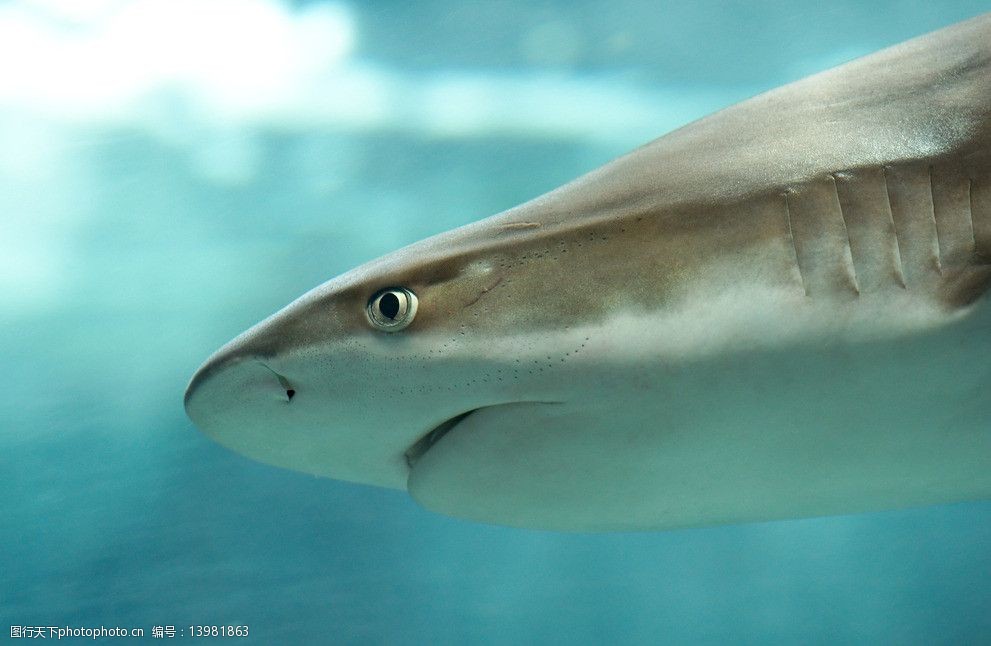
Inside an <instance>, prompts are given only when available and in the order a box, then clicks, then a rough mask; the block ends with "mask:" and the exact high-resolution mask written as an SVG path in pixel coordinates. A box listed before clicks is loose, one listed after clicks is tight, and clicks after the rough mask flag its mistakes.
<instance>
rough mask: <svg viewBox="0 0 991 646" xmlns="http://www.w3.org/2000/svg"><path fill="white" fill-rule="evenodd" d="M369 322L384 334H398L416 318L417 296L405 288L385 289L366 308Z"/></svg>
mask: <svg viewBox="0 0 991 646" xmlns="http://www.w3.org/2000/svg"><path fill="white" fill-rule="evenodd" d="M365 310H366V312H367V313H368V320H369V321H371V323H372V325H373V326H375V327H376V328H378V329H379V330H382V331H383V332H398V331H399V330H402V329H403V328H405V327H406V326H407V325H409V324H410V323H412V322H413V317H414V316H416V294H414V293H413V292H411V291H409V290H408V289H405V288H403V287H391V288H389V289H383V290H382V291H381V292H379V293H377V294H375V296H372V299H371V300H370V301H368V307H366V308H365Z"/></svg>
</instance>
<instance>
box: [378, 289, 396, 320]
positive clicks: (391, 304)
mask: <svg viewBox="0 0 991 646" xmlns="http://www.w3.org/2000/svg"><path fill="white" fill-rule="evenodd" d="M379 312H381V313H382V316H384V317H386V318H390V319H394V318H396V315H397V314H399V297H398V296H396V295H395V294H394V293H392V292H389V293H388V294H384V295H383V296H382V298H380V299H379Z"/></svg>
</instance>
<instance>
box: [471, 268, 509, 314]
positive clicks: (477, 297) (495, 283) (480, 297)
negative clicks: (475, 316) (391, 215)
mask: <svg viewBox="0 0 991 646" xmlns="http://www.w3.org/2000/svg"><path fill="white" fill-rule="evenodd" d="M501 282H502V276H499V278H497V279H496V281H495V282H494V283H492V284H491V285H489V286H488V287H485V288H483V289H482V291H481V292H480V293H479V294H478V296H476V297H475V298H473V299H472V300H471V302H470V303H465V307H464V308H465V309H468V308H469V307H471V306H472V305H474V304H475V303H477V302H478V301H480V300H482V297H483V296H485V295H486V294H488V293H489V292H490V291H492V290H493V289H495V288H496V287H498V286H499V283H501Z"/></svg>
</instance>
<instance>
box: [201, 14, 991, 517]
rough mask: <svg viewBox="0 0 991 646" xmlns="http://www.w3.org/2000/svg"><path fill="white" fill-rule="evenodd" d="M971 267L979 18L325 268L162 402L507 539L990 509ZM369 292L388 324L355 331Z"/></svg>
mask: <svg viewBox="0 0 991 646" xmlns="http://www.w3.org/2000/svg"><path fill="white" fill-rule="evenodd" d="M989 263H991V14H989V15H984V16H981V17H978V18H975V19H972V20H969V21H967V22H963V23H960V24H957V25H954V26H951V27H949V28H946V29H943V30H940V31H937V32H934V33H932V34H929V35H926V36H923V37H920V38H917V39H914V40H911V41H908V42H906V43H903V44H901V45H898V46H895V47H892V48H890V49H886V50H883V51H881V52H879V53H876V54H873V55H871V56H868V57H866V58H863V59H859V60H856V61H853V62H851V63H848V64H846V65H843V66H840V67H838V68H835V69H832V70H829V71H826V72H823V73H820V74H817V75H815V76H812V77H809V78H806V79H804V80H801V81H798V82H796V83H792V84H790V85H787V86H784V87H782V88H779V89H776V90H773V91H771V92H768V93H766V94H762V95H760V96H757V97H755V98H753V99H750V100H748V101H745V102H743V103H740V104H738V105H735V106H733V107H730V108H728V109H725V110H723V111H721V112H718V113H716V114H714V115H711V116H709V117H706V118H704V119H701V120H699V121H697V122H695V123H692V124H690V125H688V126H685V127H683V128H681V129H679V130H677V131H675V132H672V133H670V134H668V135H667V136H665V137H662V138H660V139H658V140H656V141H654V142H652V143H649V144H647V145H646V146H643V147H641V148H639V149H637V150H635V151H633V152H631V153H630V154H628V155H626V156H624V157H621V158H619V159H617V160H615V161H613V162H611V163H609V164H607V165H606V166H604V167H602V168H600V169H598V170H596V171H593V172H592V173H590V174H588V175H586V176H584V177H581V178H579V179H577V180H575V181H573V182H571V183H570V184H567V185H565V186H563V187H561V188H559V189H557V190H555V191H552V192H551V193H548V194H547V195H544V196H542V197H539V198H537V199H535V200H533V201H531V202H528V203H526V204H523V205H521V206H518V207H516V208H513V209H510V210H509V211H506V212H504V213H502V214H499V215H496V216H494V217H491V218H488V219H485V220H482V221H480V222H476V223H474V224H470V225H468V226H465V227H461V228H459V229H455V230H453V231H449V232H447V233H443V234H441V235H438V236H435V237H433V238H429V239H427V240H424V241H422V242H419V243H416V244H414V245H411V246H409V247H406V248H404V249H400V250H398V251H396V252H394V253H391V254H389V255H387V256H385V257H383V258H380V259H378V260H375V261H373V262H370V263H368V264H366V265H363V266H361V267H358V268H356V269H354V270H352V271H350V272H348V273H346V274H343V275H341V276H338V277H337V278H334V279H332V280H330V281H328V282H327V283H325V284H323V285H321V286H319V287H317V288H316V289H314V290H312V291H310V292H309V293H307V294H305V295H304V296H302V297H301V298H299V299H298V300H296V301H295V302H293V303H291V304H290V305H288V306H287V307H286V308H285V309H283V310H281V311H280V312H278V313H276V314H274V315H273V316H271V317H270V318H268V319H267V320H265V321H263V322H261V323H259V324H258V325H256V326H254V327H252V328H251V329H249V330H248V331H246V332H244V333H243V334H242V335H240V336H239V337H237V338H236V339H234V340H233V341H231V342H230V343H229V344H227V345H226V346H224V347H223V348H221V349H220V350H219V351H218V352H217V353H216V354H214V355H213V356H212V357H211V358H210V359H208V360H207V362H206V363H205V364H204V365H203V366H202V367H201V368H200V369H199V371H198V372H197V373H196V375H195V376H194V377H193V379H192V381H191V383H190V384H189V387H188V389H187V392H186V398H185V403H186V410H187V412H188V414H189V416H190V418H191V419H192V420H193V422H194V423H195V424H196V426H197V427H199V428H200V429H201V430H202V431H203V432H204V433H206V434H207V435H209V436H210V437H212V438H214V439H215V440H217V441H218V442H220V443H221V444H223V445H225V446H227V447H229V448H231V449H233V450H235V451H237V452H239V453H242V454H244V455H246V456H249V457H251V458H254V459H257V460H260V461H263V462H266V463H269V464H273V465H278V466H281V467H285V468H289V469H295V470H299V471H303V472H306V473H311V474H316V475H320V476H327V477H331V478H338V479H343V480H350V481H355V482H361V483H368V484H373V485H380V486H385V487H393V488H397V489H406V490H408V491H409V493H410V494H411V495H412V497H413V498H414V499H415V500H416V501H418V502H419V503H420V504H422V505H423V506H425V507H426V508H428V509H431V510H434V511H437V512H440V513H444V514H449V515H453V516H458V517H462V518H467V519H472V520H477V521H483V522H490V523H497V524H505V525H512V526H518V527H531V528H545V529H555V530H568V531H613V530H654V529H667V528H676V527H689V526H701V525H712V524H721V523H739V522H750V521H764V520H773V519H786V518H799V517H810V516H822V515H831V514H846V513H855V512H866V511H873V510H881V509H889V508H898V507H908V506H918V505H928V504H937V503H947V502H953V501H963V500H973V499H980V498H988V497H991V352H989V350H991V304H989V299H988V298H987V297H986V292H987V291H988V289H989V286H991V264H989ZM386 289H399V290H408V292H401V293H400V296H401V295H402V293H411V294H413V295H414V296H415V301H416V304H417V305H416V311H415V316H413V317H412V320H411V321H410V322H409V325H408V327H405V328H404V329H401V330H398V329H397V330H388V331H385V330H382V329H379V327H377V326H376V325H375V323H374V321H373V318H374V317H372V316H370V315H369V313H368V311H369V303H370V302H372V304H373V305H375V300H374V299H375V298H376V297H377V295H378V294H380V293H382V290H386ZM410 298H411V299H412V297H410ZM373 309H374V308H373Z"/></svg>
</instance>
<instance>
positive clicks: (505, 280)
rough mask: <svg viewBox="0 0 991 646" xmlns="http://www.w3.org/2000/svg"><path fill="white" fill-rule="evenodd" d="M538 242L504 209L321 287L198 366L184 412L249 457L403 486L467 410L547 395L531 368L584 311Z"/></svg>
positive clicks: (555, 359)
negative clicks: (500, 215) (420, 460)
mask: <svg viewBox="0 0 991 646" xmlns="http://www.w3.org/2000/svg"><path fill="white" fill-rule="evenodd" d="M540 234H541V227H540V225H538V224H536V223H520V222H516V221H513V217H512V216H508V217H505V218H502V219H498V220H494V221H487V222H483V223H480V224H476V225H472V226H469V227H464V228H462V229H458V230H455V231H452V232H449V233H446V234H443V235H441V236H437V237H435V238H432V239H429V240H426V241H423V242H421V243H419V244H416V245H413V246H411V247H407V248H406V249H402V250H400V251H398V252H396V253H393V254H391V255H388V256H386V257H384V258H381V259H379V260H377V261H374V262H371V263H369V264H367V265H364V266H362V267H359V268H357V269H355V270H353V271H351V272H348V273H347V274H344V275H342V276H340V277H337V278H335V279H333V280H330V281H329V282H327V283H325V284H324V285H322V286H320V287H318V288H316V289H314V290H312V291H311V292H309V293H307V294H305V295H304V296H302V297H301V298H299V299H298V300H296V301H295V302H293V303H291V304H290V305H288V306H287V307H285V308H284V309H283V310H281V311H279V312H278V313H276V314H275V315H273V316H271V317H269V318H268V319H267V320H265V321H262V322H261V323H259V324H258V325H256V326H254V327H252V328H251V329H249V330H247V331H246V332H244V333H243V334H241V335H240V336H238V337H237V338H235V339H234V340H232V341H231V342H230V343H228V344H227V345H225V346H224V347H223V348H221V349H220V350H219V351H218V352H216V353H215V354H214V355H213V356H212V357H210V358H209V359H208V360H207V361H206V362H205V363H204V365H203V366H202V367H201V368H200V369H199V370H198V371H197V373H196V374H195V376H194V377H193V378H192V381H191V382H190V384H189V386H188V388H187V391H186V396H185V405H186V410H187V412H188V414H189V416H190V418H191V419H192V420H193V421H194V422H195V423H196V425H197V426H198V427H199V428H200V429H202V430H203V431H204V432H205V433H206V434H207V435H209V436H210V437H212V438H214V439H215V440H217V441H218V442H220V443H221V444H223V445H225V446H227V447H230V448H232V449H234V450H236V451H238V452H240V453H243V454H245V455H247V456H249V457H252V458H255V459H258V460H261V461H263V462H267V463H270V464H274V465H278V466H281V467H286V468H290V469H295V470H299V471H304V472H308V473H312V474H316V475H322V476H329V477H333V478H340V479H345V480H352V481H357V482H363V483H369V484H377V485H384V486H391V487H399V488H404V487H405V486H406V482H407V478H408V474H409V470H410V465H411V464H413V463H414V462H415V461H416V460H417V458H418V457H419V456H420V455H421V454H422V453H423V452H425V451H426V450H427V448H429V445H430V444H432V443H434V442H436V441H437V440H438V439H439V438H440V437H441V436H442V435H443V433H445V432H447V431H449V430H451V429H452V428H453V427H454V426H456V425H457V424H458V423H459V422H460V421H462V420H463V419H465V418H466V417H467V416H468V415H471V414H473V413H475V412H477V411H479V410H481V409H489V408H495V407H500V406H507V405H511V404H516V403H522V402H538V401H539V402H550V401H554V400H555V398H556V397H557V396H559V391H560V390H561V389H560V388H558V387H555V386H554V385H553V384H552V383H550V382H548V380H547V379H545V378H544V373H545V372H547V371H550V370H551V369H552V368H553V369H554V370H556V371H557V372H558V373H560V372H562V367H561V366H563V365H564V363H563V362H562V361H561V359H562V358H567V357H570V356H571V353H572V352H574V351H576V350H578V349H580V347H581V345H582V343H581V342H578V341H577V339H578V336H577V335H578V332H577V331H576V329H577V327H578V324H579V323H580V322H581V321H582V320H586V319H587V317H588V316H589V315H590V314H592V313H593V310H594V309H596V308H595V307H593V306H592V301H591V299H590V298H589V294H588V293H587V286H586V284H585V283H584V282H583V281H582V280H579V279H576V277H575V276H574V275H571V274H570V270H569V269H568V268H567V265H566V264H565V263H564V262H561V263H558V261H559V260H561V257H564V256H566V255H567V253H569V250H568V249H566V248H564V247H563V246H562V245H558V246H556V247H555V246H554V245H553V244H548V243H547V242H546V241H545V240H542V236H541V235H540ZM535 263H536V264H539V265H540V266H541V267H540V269H541V270H540V271H539V272H534V271H533V268H534V264H535ZM559 355H560V356H559ZM551 363H556V364H558V365H557V366H553V365H549V364H551Z"/></svg>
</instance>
